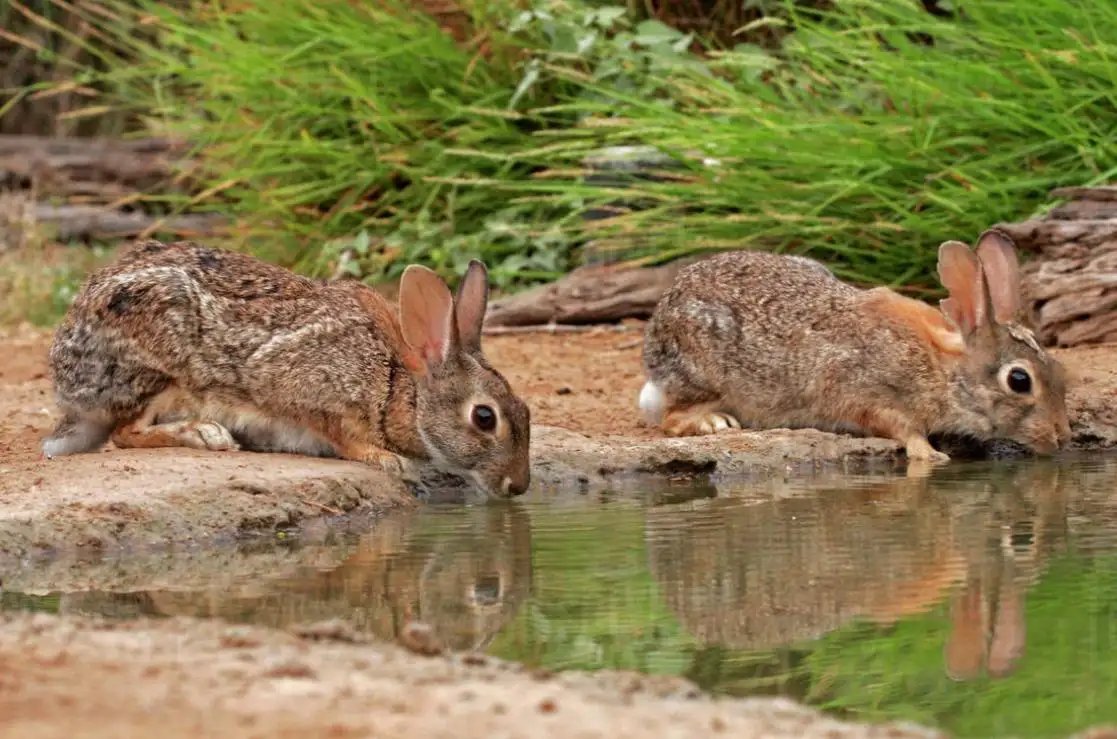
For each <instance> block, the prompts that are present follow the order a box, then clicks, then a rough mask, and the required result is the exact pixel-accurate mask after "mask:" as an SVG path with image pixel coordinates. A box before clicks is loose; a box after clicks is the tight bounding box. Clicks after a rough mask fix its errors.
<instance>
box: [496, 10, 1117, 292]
mask: <svg viewBox="0 0 1117 739" xmlns="http://www.w3.org/2000/svg"><path fill="white" fill-rule="evenodd" d="M791 12H792V13H793V14H794V11H791ZM965 13H966V18H965V20H964V21H961V22H954V21H949V20H947V21H944V20H940V19H936V18H934V17H932V16H929V15H927V14H925V13H923V12H921V11H920V10H919V9H918V8H917V4H916V3H911V2H908V1H907V0H848V1H846V2H842V3H839V9H838V10H836V11H834V12H832V13H829V14H821V15H818V16H817V17H815V18H812V19H807V18H803V17H801V16H800V17H798V21H799V22H800V24H801V26H800V28H799V30H798V31H797V32H796V33H795V34H794V35H793V36H792V37H791V38H790V39H789V40H788V42H787V43H786V44H785V46H784V48H783V50H782V52H781V53H780V54H779V55H775V56H773V55H768V54H766V53H763V52H761V51H760V50H758V49H756V48H755V47H743V48H740V49H737V50H734V51H730V52H726V53H722V54H718V55H716V56H715V57H714V58H713V59H711V60H710V61H709V62H708V63H707V64H706V65H704V66H703V67H695V66H694V65H691V64H679V63H672V60H671V59H670V58H667V57H665V58H663V59H662V61H661V69H662V72H661V76H660V82H659V92H658V94H656V95H648V94H642V95H625V94H618V93H613V92H610V91H608V90H606V89H605V86H604V85H597V84H596V83H594V82H593V81H588V82H585V83H584V84H583V86H584V87H585V88H586V89H590V90H593V91H595V92H597V93H598V94H599V95H600V96H601V99H600V100H599V101H589V100H579V101H574V102H572V103H571V104H569V105H568V106H567V107H566V109H567V111H569V110H571V109H574V110H576V111H577V113H578V114H579V115H580V116H582V117H583V121H584V123H583V125H580V126H575V127H569V128H561V129H554V130H547V131H541V132H539V133H538V134H537V136H536V137H537V138H538V140H539V143H538V147H539V149H540V150H542V149H545V150H546V155H545V156H541V155H538V154H532V153H530V152H524V153H522V156H523V157H524V159H526V160H528V161H532V162H535V163H537V164H540V165H542V166H550V167H559V166H563V165H569V164H571V163H573V162H574V161H576V160H577V158H578V157H580V156H582V155H583V154H584V153H585V152H586V151H588V150H590V149H591V148H593V147H597V146H601V145H606V144H633V143H638V144H650V145H654V146H657V147H659V148H661V149H663V150H665V151H667V152H671V153H675V154H678V155H680V157H681V156H682V155H684V153H686V152H693V153H692V154H691V155H690V157H689V159H688V161H690V170H691V172H690V174H691V175H692V176H693V178H694V181H692V182H686V183H670V184H663V185H655V186H652V185H643V186H641V187H640V190H641V191H642V194H643V195H645V196H646V197H647V198H649V200H651V201H653V202H654V207H652V208H651V209H649V210H645V211H642V212H635V213H631V214H628V215H625V216H623V217H621V218H618V219H615V221H616V222H615V225H616V226H617V227H618V228H619V229H622V230H623V232H624V233H625V235H626V236H627V237H629V238H631V237H633V236H638V237H641V239H642V243H644V244H645V245H647V246H649V247H651V249H652V250H653V251H654V252H656V253H659V254H661V255H662V254H664V253H686V252H691V251H695V250H698V249H703V248H741V247H761V248H768V249H781V250H783V249H787V250H793V251H796V252H800V253H809V254H811V255H814V256H816V257H819V258H821V259H823V260H826V261H828V262H831V263H835V264H837V265H839V267H840V269H841V271H842V272H843V274H845V275H846V276H847V277H849V278H852V279H856V280H861V281H865V282H874V283H875V282H885V283H893V284H908V283H913V284H915V285H922V286H929V285H931V284H932V279H933V275H932V271H931V270H932V266H933V260H934V257H935V250H936V248H937V246H938V244H939V243H940V242H942V241H944V240H946V239H951V238H959V239H963V240H970V241H972V240H973V239H974V238H975V237H976V235H977V233H978V232H979V231H980V230H982V229H984V228H987V227H988V226H990V225H992V224H993V223H996V222H999V221H1002V220H1015V219H1023V218H1025V217H1028V216H1029V215H1031V214H1032V213H1033V212H1034V211H1036V209H1037V208H1039V207H1040V206H1041V205H1042V204H1043V202H1044V200H1045V198H1046V194H1047V192H1048V191H1049V190H1050V189H1051V188H1052V187H1055V186H1059V185H1066V184H1083V183H1090V182H1103V181H1107V180H1109V179H1110V178H1112V177H1113V175H1114V172H1115V170H1117V125H1115V123H1117V86H1115V85H1114V81H1115V80H1117V59H1115V58H1114V54H1115V53H1117V5H1115V4H1113V3H1111V2H1108V0H1082V1H1081V2H1075V3H1064V2H1061V1H1060V0H1038V1H1037V2H1034V3H1019V2H1016V1H1015V0H986V1H984V2H981V3H969V4H966V5H965ZM909 32H910V33H915V32H921V33H928V34H930V35H931V36H933V37H934V39H935V43H934V46H933V47H928V46H925V45H922V44H919V43H916V42H914V41H913V40H912V37H911V36H910V35H909ZM883 40H886V41H887V43H888V44H889V45H890V46H891V49H889V48H886V47H885V46H884V44H883V43H882V41H883ZM547 70H548V72H549V73H550V74H551V75H554V76H556V77H560V78H565V79H571V80H573V79H579V80H581V79H584V76H585V71H584V69H583V68H582V67H581V66H579V65H577V64H572V63H570V62H568V61H566V60H561V59H552V60H550V61H549V62H548V64H547ZM697 156H706V157H712V158H716V159H719V160H721V166H703V165H702V164H701V163H700V162H699V161H698V160H697ZM498 191H499V192H504V193H508V194H510V195H512V196H523V195H527V194H533V195H536V196H541V195H544V194H545V196H546V197H547V198H549V199H550V202H553V203H556V204H557V203H565V204H567V205H568V206H569V207H572V208H573V207H578V205H579V204H580V203H581V202H583V201H584V200H585V199H586V198H590V197H594V194H593V193H591V192H589V191H587V190H586V188H585V187H584V186H583V185H582V184H581V183H580V182H578V181H577V180H570V179H557V180H545V181H542V182H525V181H523V180H516V181H509V182H506V183H503V185H502V187H501V188H500V189H499V190H498Z"/></svg>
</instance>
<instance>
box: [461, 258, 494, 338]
mask: <svg viewBox="0 0 1117 739" xmlns="http://www.w3.org/2000/svg"><path fill="white" fill-rule="evenodd" d="M454 303H455V305H454V314H455V316H456V317H457V323H458V337H459V338H460V339H461V342H462V349H463V350H464V351H465V352H467V353H469V354H479V353H480V352H481V329H482V328H483V327H484V324H485V310H486V309H487V308H488V305H489V271H488V270H487V269H486V268H485V265H484V263H483V262H481V261H479V260H476V259H471V260H470V261H469V268H468V269H467V270H466V271H465V277H463V278H462V282H461V284H460V285H458V297H457V300H455V301H454Z"/></svg>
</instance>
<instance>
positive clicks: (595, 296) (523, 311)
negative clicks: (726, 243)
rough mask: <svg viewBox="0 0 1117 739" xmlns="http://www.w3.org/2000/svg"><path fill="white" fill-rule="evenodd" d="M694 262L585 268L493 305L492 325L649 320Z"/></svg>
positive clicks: (489, 319) (487, 318)
mask: <svg viewBox="0 0 1117 739" xmlns="http://www.w3.org/2000/svg"><path fill="white" fill-rule="evenodd" d="M689 261H690V260H678V261H675V262H671V263H669V264H666V265H663V266H660V267H624V266H617V265H608V266H598V265H594V266H587V267H579V268H578V269H575V270H574V271H572V272H571V273H570V274H568V275H566V276H565V277H563V278H562V279H560V280H558V281H557V282H553V283H550V284H548V285H543V286H541V287H538V288H535V289H532V290H527V291H525V292H522V293H517V294H515V295H510V296H508V297H506V298H502V299H500V300H496V301H493V302H492V303H491V304H490V306H489V310H488V313H487V314H486V316H485V326H486V327H497V326H540V325H548V324H574V325H577V324H590V323H613V322H616V321H621V320H624V319H625V318H647V317H648V316H650V315H651V313H652V310H653V309H654V308H655V305H656V303H657V302H659V299H660V297H662V296H663V293H664V292H665V291H666V290H667V288H668V287H669V286H670V285H671V282H672V281H673V280H674V279H675V275H676V274H677V273H678V271H679V269H680V268H681V267H682V266H683V265H684V264H686V263H688V262H689Z"/></svg>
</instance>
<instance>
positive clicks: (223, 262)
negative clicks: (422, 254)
mask: <svg viewBox="0 0 1117 739" xmlns="http://www.w3.org/2000/svg"><path fill="white" fill-rule="evenodd" d="M487 301H488V273H487V271H486V269H485V267H484V265H483V264H482V263H481V262H478V261H476V260H474V261H472V262H470V265H469V269H468V270H467V271H466V274H465V277H464V278H463V280H462V282H461V285H460V287H459V289H458V294H457V299H456V301H455V299H454V297H453V296H452V295H451V293H450V291H449V289H448V288H447V287H446V285H445V283H443V282H442V280H440V279H439V278H438V276H437V275H435V273H434V272H432V271H431V270H429V269H426V268H425V267H419V266H416V265H412V266H409V267H408V268H407V269H406V270H405V272H404V274H403V277H402V279H401V281H400V294H399V313H398V317H397V315H396V313H395V312H394V311H393V310H392V306H391V305H390V304H389V303H388V302H387V301H386V300H384V299H383V298H382V297H381V296H380V295H378V294H377V293H376V292H374V291H373V290H372V289H370V288H368V287H367V286H365V285H363V284H361V283H358V282H355V281H340V282H321V281H316V280H311V279H308V278H305V277H301V276H299V275H296V274H294V273H292V272H290V271H288V270H286V269H283V268H281V267H279V266H276V265H273V264H269V263H267V262H263V261H260V260H258V259H255V258H253V257H250V256H247V255H245V254H239V253H236V252H231V251H226V250H223V249H216V248H210V247H206V246H201V245H198V244H194V243H191V242H178V243H173V244H169V245H168V244H163V243H160V242H158V241H142V242H138V243H136V244H134V245H133V246H131V247H130V248H129V249H128V250H127V251H126V252H125V253H124V254H122V255H121V256H120V258H119V259H117V260H116V261H115V262H114V263H112V264H110V265H109V266H107V267H105V268H103V269H101V270H99V271H98V272H95V273H94V274H93V275H92V276H91V277H90V278H89V279H88V281H87V282H86V284H85V285H84V286H83V287H82V290H81V292H80V293H79V295H78V296H77V298H76V299H75V300H74V303H73V305H72V306H71V308H70V311H69V313H68V315H67V316H66V319H65V320H64V321H63V323H62V324H61V326H60V327H59V328H58V331H57V333H56V334H55V339H54V344H53V346H52V347H51V351H50V364H51V371H52V374H53V379H54V387H55V394H56V396H57V399H58V404H59V406H60V408H61V410H62V413H63V418H62V420H61V422H60V423H59V424H58V426H57V428H55V430H54V432H53V433H52V434H51V435H50V436H49V437H48V438H47V439H45V440H44V442H43V452H44V454H45V455H46V456H48V457H55V456H59V455H63V454H72V453H75V452H87V451H93V450H95V449H98V448H100V447H101V446H102V445H103V444H104V443H105V441H106V440H108V439H109V438H110V437H111V439H112V441H113V442H114V443H115V444H116V445H117V446H118V447H176V446H177V447H192V448H195V449H210V450H215V451H216V450H235V449H238V448H244V449H248V450H253V451H276V452H293V453H302V454H310V455H317V456H340V457H344V458H346V459H353V460H359V461H363V462H367V463H372V464H377V465H380V466H383V467H385V468H386V469H389V470H391V471H393V472H396V473H401V472H403V471H404V468H405V467H406V466H408V465H407V464H406V463H405V460H422V461H430V462H431V463H433V466H434V467H436V468H437V469H439V470H442V471H445V472H449V473H452V474H455V475H460V476H461V477H464V478H466V479H467V480H469V481H471V482H472V483H473V484H475V485H476V487H478V488H479V489H481V490H482V491H484V492H485V493H488V494H490V495H495V496H502V497H509V496H514V495H519V494H521V493H523V492H524V491H525V490H526V489H527V487H528V485H529V483H530V469H529V460H528V453H529V443H530V415H529V411H528V407H527V405H526V404H525V403H524V402H523V401H522V400H521V399H520V398H519V397H517V396H516V394H515V393H514V392H513V391H512V389H511V387H509V385H508V382H507V381H506V380H505V379H504V377H503V376H502V375H501V374H500V373H499V372H498V371H496V370H495V369H493V367H492V366H490V365H489V363H488V362H487V361H486V359H485V357H484V355H483V354H482V352H481V324H482V321H483V319H484V316H485V308H486V305H487Z"/></svg>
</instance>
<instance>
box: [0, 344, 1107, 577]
mask: <svg viewBox="0 0 1117 739" xmlns="http://www.w3.org/2000/svg"><path fill="white" fill-rule="evenodd" d="M49 340H50V335H49V333H47V332H41V331H33V330H22V331H14V332H9V333H7V334H0V357H2V358H3V359H0V563H3V562H8V563H9V564H11V563H14V562H15V561H17V560H26V559H27V558H29V557H31V558H39V557H41V556H44V555H54V554H59V553H69V554H81V553H86V554H90V555H93V556H97V555H99V554H103V553H105V552H109V551H114V550H116V551H119V550H121V549H150V548H153V547H154V548H159V547H167V546H180V545H192V546H197V545H207V544H212V543H216V542H221V541H232V540H236V539H238V538H241V537H245V536H258V535H268V536H270V535H273V534H274V532H276V531H281V530H289V529H293V528H298V527H300V526H303V525H306V524H307V523H308V522H312V521H314V520H316V519H319V518H322V517H326V518H347V517H359V518H361V519H362V520H366V521H367V520H368V519H370V518H377V517H379V516H382V515H384V514H386V513H388V512H390V511H396V510H406V509H412V508H414V507H416V506H417V505H419V504H420V503H419V501H418V500H417V498H416V495H415V492H416V491H415V488H413V487H410V486H408V485H407V484H404V483H403V482H402V481H400V480H398V479H394V478H392V477H390V476H388V475H385V474H384V473H381V472H379V471H376V470H371V469H369V468H368V467H367V466H364V465H360V464H357V463H353V462H346V461H339V460H324V459H311V458H306V457H297V456H294V455H282V454H267V455H264V454H253V453H247V452H243V453H216V454H214V453H206V452H197V451H192V450H184V449H175V450H116V449H112V447H111V445H110V446H109V447H108V448H107V449H106V451H104V452H101V453H95V454H88V455H76V456H73V457H67V458H60V459H55V460H43V459H41V458H40V455H39V452H38V444H39V440H40V439H41V438H42V436H43V434H45V433H46V432H47V431H48V430H49V429H50V427H51V425H52V424H53V423H54V421H55V418H56V415H55V414H56V411H55V408H54V404H53V401H52V398H51V394H50V383H49V379H48V377H47V367H46V353H47V349H48V347H49ZM487 352H488V353H489V356H490V358H491V359H492V361H493V363H494V364H495V365H496V366H498V367H500V368H501V369H502V371H504V372H505V373H506V374H507V375H508V378H509V381H510V382H511V383H512V384H513V386H514V387H515V388H516V389H517V390H518V391H519V392H520V393H521V394H522V395H523V396H524V397H525V398H526V399H527V401H528V402H529V404H530V405H531V406H532V412H533V420H534V422H535V425H534V426H533V430H532V434H533V439H532V442H533V444H532V446H533V448H532V472H533V477H534V484H533V489H532V491H531V492H529V493H528V497H529V498H531V497H533V496H539V497H548V496H553V495H562V494H578V493H591V492H595V491H600V490H603V489H613V488H618V487H620V488H623V487H626V486H627V487H631V486H633V485H637V484H642V485H644V486H645V487H655V486H656V485H662V484H665V482H667V481H670V480H672V479H678V478H694V477H700V478H703V479H709V480H711V481H714V482H716V481H719V480H720V481H725V480H759V479H763V478H767V477H772V476H787V475H795V476H816V475H824V474H830V473H834V472H858V473H864V472H873V471H879V472H886V471H898V470H903V469H904V464H905V463H904V458H903V455H902V453H901V451H900V449H899V446H898V445H897V444H895V443H893V442H890V441H887V440H884V439H873V438H855V437H850V436H844V435H835V434H829V433H824V432H820V431H814V430H810V429H804V430H793V431H792V430H774V431H764V432H750V431H735V432H730V433H726V434H720V435H718V436H717V437H699V438H691V439H668V438H664V437H662V436H661V435H659V434H658V432H657V431H655V430H653V429H648V428H646V427H644V426H643V425H642V423H641V422H640V420H639V417H638V414H637V413H636V410H635V401H634V399H635V397H636V395H637V393H638V392H639V387H640V384H641V383H642V376H641V367H640V326H639V325H638V324H636V325H634V326H632V329H631V330H629V331H622V332H617V331H600V332H592V333H585V334H575V335H566V336H560V335H548V334H520V335H516V336H501V337H491V338H490V339H488V345H487ZM1060 356H1061V358H1062V359H1063V361H1064V362H1065V363H1066V365H1067V366H1068V369H1069V371H1070V374H1071V376H1072V383H1071V391H1070V398H1069V410H1070V413H1071V419H1072V428H1073V431H1074V436H1075V441H1074V446H1075V447H1076V448H1077V449H1080V450H1081V449H1090V450H1093V449H1106V448H1110V447H1114V446H1115V445H1117V345H1108V346H1099V347H1092V348H1086V349H1074V350H1068V351H1063V352H1060Z"/></svg>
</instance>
